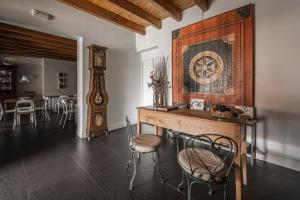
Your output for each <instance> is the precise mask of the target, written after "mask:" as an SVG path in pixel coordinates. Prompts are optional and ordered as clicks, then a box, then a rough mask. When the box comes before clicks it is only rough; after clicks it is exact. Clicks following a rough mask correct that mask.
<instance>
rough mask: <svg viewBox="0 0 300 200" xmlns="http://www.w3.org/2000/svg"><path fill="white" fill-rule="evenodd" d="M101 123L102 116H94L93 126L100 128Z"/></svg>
mask: <svg viewBox="0 0 300 200" xmlns="http://www.w3.org/2000/svg"><path fill="white" fill-rule="evenodd" d="M102 123H103V117H102V115H100V114H98V115H96V117H95V124H96V126H101V125H102Z"/></svg>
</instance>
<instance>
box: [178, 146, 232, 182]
mask: <svg viewBox="0 0 300 200" xmlns="http://www.w3.org/2000/svg"><path fill="white" fill-rule="evenodd" d="M200 158H201V160H202V161H203V163H204V164H205V165H206V167H207V168H208V169H209V171H210V172H211V173H212V175H213V176H214V180H215V181H222V179H223V178H224V177H225V176H226V165H225V164H224V163H223V162H222V160H221V159H220V157H219V156H217V155H216V154H214V153H213V152H211V151H208V150H206V149H192V148H187V149H183V150H182V151H180V153H179V154H178V162H179V164H180V166H181V167H182V169H183V170H185V171H186V172H187V173H188V174H190V175H191V176H193V177H195V178H197V179H201V180H203V181H208V180H210V178H211V177H210V173H209V171H208V170H207V168H206V167H205V166H204V165H203V163H202V162H201V160H200Z"/></svg>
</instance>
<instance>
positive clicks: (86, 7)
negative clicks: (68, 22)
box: [57, 0, 146, 35]
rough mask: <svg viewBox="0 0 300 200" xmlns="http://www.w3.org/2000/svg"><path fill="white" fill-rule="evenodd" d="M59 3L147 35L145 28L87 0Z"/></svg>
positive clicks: (70, 0)
mask: <svg viewBox="0 0 300 200" xmlns="http://www.w3.org/2000/svg"><path fill="white" fill-rule="evenodd" d="M57 1H59V2H61V3H64V4H67V5H69V6H71V7H74V8H76V9H79V10H82V11H84V12H87V13H89V14H92V15H94V16H96V17H99V18H101V19H104V20H107V21H110V22H112V23H114V24H116V25H119V26H122V27H124V28H127V29H129V30H131V31H134V32H136V33H139V34H141V35H145V33H146V30H145V27H143V26H141V25H139V24H137V23H135V22H132V21H129V20H128V19H125V18H124V17H121V16H120V15H117V14H115V13H113V12H111V11H108V10H106V9H104V8H102V7H100V6H98V5H96V4H94V3H92V2H90V1H87V0H57Z"/></svg>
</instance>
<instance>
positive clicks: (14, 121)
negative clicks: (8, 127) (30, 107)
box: [13, 114, 17, 130]
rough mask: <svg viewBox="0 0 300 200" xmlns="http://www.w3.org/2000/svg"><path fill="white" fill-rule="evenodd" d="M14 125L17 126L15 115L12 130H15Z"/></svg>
mask: <svg viewBox="0 0 300 200" xmlns="http://www.w3.org/2000/svg"><path fill="white" fill-rule="evenodd" d="M16 125H17V115H16V114H14V123H13V130H15V128H16Z"/></svg>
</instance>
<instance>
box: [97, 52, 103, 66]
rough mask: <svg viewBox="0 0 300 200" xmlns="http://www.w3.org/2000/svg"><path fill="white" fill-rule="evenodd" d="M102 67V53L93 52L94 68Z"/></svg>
mask: <svg viewBox="0 0 300 200" xmlns="http://www.w3.org/2000/svg"><path fill="white" fill-rule="evenodd" d="M103 65H104V60H103V53H102V52H101V51H96V52H95V66H98V67H101V66H103Z"/></svg>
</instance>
